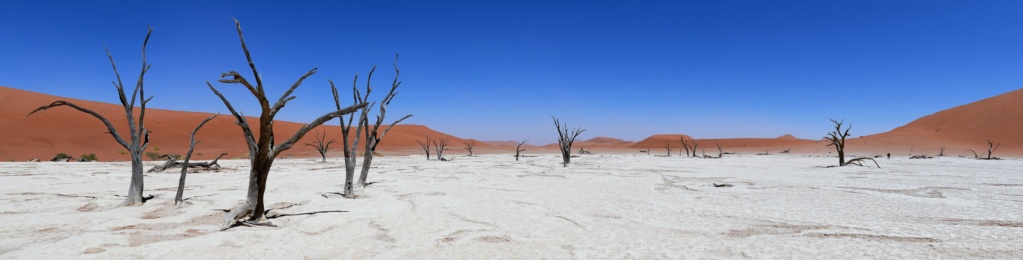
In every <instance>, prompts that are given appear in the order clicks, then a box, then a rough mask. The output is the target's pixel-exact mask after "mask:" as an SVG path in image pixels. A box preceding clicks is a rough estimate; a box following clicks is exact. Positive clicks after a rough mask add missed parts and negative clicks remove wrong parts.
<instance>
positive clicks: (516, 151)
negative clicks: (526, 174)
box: [515, 139, 529, 161]
mask: <svg viewBox="0 0 1023 260" xmlns="http://www.w3.org/2000/svg"><path fill="white" fill-rule="evenodd" d="M526 142H529V139H526V140H523V141H522V142H519V144H517V145H515V161H518V160H519V153H521V152H523V151H526V149H522V145H524V144H526Z"/></svg>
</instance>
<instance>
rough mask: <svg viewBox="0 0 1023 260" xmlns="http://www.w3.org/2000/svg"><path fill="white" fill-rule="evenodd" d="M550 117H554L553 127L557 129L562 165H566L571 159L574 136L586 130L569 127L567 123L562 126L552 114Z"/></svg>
mask: <svg viewBox="0 0 1023 260" xmlns="http://www.w3.org/2000/svg"><path fill="white" fill-rule="evenodd" d="M551 118H552V119H554V128H555V129H557V130H558V148H560V149H561V159H562V160H563V163H562V166H563V167H568V163H569V162H571V160H572V143H574V142H575V138H576V137H579V134H582V133H583V132H585V131H586V130H584V129H581V128H578V127H576V128H575V129H569V128H568V126H567V125H565V127H564V128H562V127H561V121H558V118H556V117H554V116H551Z"/></svg>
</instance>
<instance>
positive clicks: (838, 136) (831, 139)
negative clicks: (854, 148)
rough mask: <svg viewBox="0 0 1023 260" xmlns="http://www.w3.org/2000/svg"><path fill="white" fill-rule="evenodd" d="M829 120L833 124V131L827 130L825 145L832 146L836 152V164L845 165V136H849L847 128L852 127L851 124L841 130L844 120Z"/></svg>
mask: <svg viewBox="0 0 1023 260" xmlns="http://www.w3.org/2000/svg"><path fill="white" fill-rule="evenodd" d="M831 122H832V123H834V124H835V131H832V132H828V135H827V136H824V138H825V139H827V140H828V145H827V146H834V147H835V150H836V151H837V152H838V166H845V138H846V137H849V129H852V125H850V126H849V127H846V128H845V131H843V130H842V123H844V122H845V120H842V121H837V120H835V119H831Z"/></svg>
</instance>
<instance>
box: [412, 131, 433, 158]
mask: <svg viewBox="0 0 1023 260" xmlns="http://www.w3.org/2000/svg"><path fill="white" fill-rule="evenodd" d="M432 141H433V140H431V139H430V136H426V142H420V141H419V140H416V142H417V143H419V146H420V147H422V148H423V151H424V152H426V160H427V161H429V160H430V144H431V142H432Z"/></svg>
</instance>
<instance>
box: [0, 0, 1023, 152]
mask: <svg viewBox="0 0 1023 260" xmlns="http://www.w3.org/2000/svg"><path fill="white" fill-rule="evenodd" d="M180 2H183V3H178V1H122V2H116V1H109V2H107V1H65V2H51V1H2V2H0V38H3V40H0V57H2V58H0V85H4V86H9V87H14V88H19V89H27V90H32V91H37V92H43V93H48V94H55V95H63V96H68V97H72V98H79V99H88V100H97V101H104V102H110V103H117V98H116V95H115V94H114V93H115V92H114V89H113V87H112V86H111V85H110V81H112V80H114V75H113V73H112V71H111V70H110V66H109V63H108V61H107V59H106V57H105V54H104V52H103V46H104V45H106V46H107V47H108V48H109V49H110V51H111V52H112V53H113V55H114V58H115V60H116V61H117V62H118V66H119V69H120V71H121V73H122V77H126V78H134V77H137V73H138V70H139V64H140V63H139V62H140V60H139V53H140V47H141V42H142V39H143V37H144V35H145V28H146V24H149V25H152V26H153V27H154V28H155V29H154V32H153V36H152V38H151V40H150V44H149V48H148V59H149V62H150V63H151V64H152V69H151V70H150V72H149V74H147V75H148V76H147V77H146V82H147V84H146V86H147V93H150V94H153V95H155V96H156V97H155V99H153V101H152V102H151V103H150V106H151V107H155V108H164V109H174V110H187V111H204V112H218V111H219V112H227V111H226V109H225V108H224V107H223V104H222V103H221V102H220V101H219V100H218V99H217V98H216V97H215V96H214V95H213V94H212V93H211V92H210V91H209V90H208V89H207V88H206V86H205V84H204V81H211V82H214V84H217V85H216V86H217V87H218V89H220V90H221V91H223V92H225V94H226V95H227V96H228V97H229V99H231V100H232V102H233V104H234V105H235V106H236V107H238V108H239V109H240V110H241V111H243V113H245V114H247V115H255V114H256V113H258V108H257V104H256V102H255V101H254V100H253V99H252V98H251V97H250V96H249V94H248V93H247V91H245V90H244V89H243V88H241V87H240V86H236V85H224V84H220V83H216V82H215V81H216V79H217V78H218V76H219V75H220V73H222V72H226V71H229V70H238V71H240V72H243V73H248V70H247V67H246V63H245V58H244V56H243V54H242V52H241V49H240V47H239V42H238V38H237V34H236V33H235V31H234V25H233V23H232V21H231V18H232V17H235V18H237V19H239V20H240V21H241V22H242V27H243V29H244V30H245V37H246V41H247V43H248V45H249V49H250V51H252V55H253V57H254V61H255V63H256V65H257V66H258V68H259V69H260V72H261V73H262V74H263V79H264V81H265V82H266V85H267V89H268V92H269V93H270V96H271V97H272V98H276V97H277V96H279V95H280V94H281V93H283V91H284V90H285V89H286V88H287V87H288V86H290V85H291V83H292V82H294V80H296V79H297V78H298V77H299V76H301V75H302V74H303V73H304V72H305V71H307V70H309V69H311V68H313V67H318V68H319V73H317V74H316V75H314V76H312V77H310V78H309V79H308V80H306V81H305V84H303V86H302V87H301V88H300V89H299V90H298V91H297V92H296V93H295V95H297V96H298V99H297V100H295V101H293V102H292V103H290V104H289V106H288V107H287V108H285V109H284V110H283V111H282V112H281V113H280V114H279V115H278V119H282V120H288V121H298V122H306V121H309V120H311V119H313V118H315V117H317V116H319V115H321V114H323V113H325V112H327V111H329V110H330V109H331V108H332V107H333V103H332V101H331V97H330V94H329V91H330V90H329V85H328V84H327V79H333V80H334V81H335V82H336V83H339V84H340V85H341V86H342V93H350V92H349V91H350V90H349V88H350V86H351V85H350V84H351V81H352V77H353V76H354V75H355V74H356V73H359V74H360V76H361V78H360V79H364V78H365V75H366V73H367V72H368V71H369V69H370V68H371V67H372V66H373V65H378V66H379V68H378V70H377V73H376V74H375V75H374V76H375V77H374V86H376V89H377V92H378V93H379V92H384V89H386V88H387V87H388V86H389V84H390V81H391V80H392V79H393V76H394V71H393V69H392V68H391V61H392V59H393V58H394V54H395V53H400V54H401V58H400V60H399V62H398V65H399V67H400V68H401V70H402V74H401V81H402V82H403V84H402V87H401V88H400V89H399V92H400V94H399V95H398V97H397V98H396V99H395V101H394V103H392V105H391V107H390V109H389V112H390V113H391V114H390V116H391V117H392V118H393V119H397V118H398V117H400V116H401V115H404V114H406V113H413V114H415V116H414V117H413V118H411V119H409V120H408V121H406V122H407V123H413V124H424V125H428V126H430V127H432V128H434V129H437V130H440V131H443V132H447V133H450V134H454V135H457V136H460V137H464V138H477V139H482V140H520V139H525V138H531V139H532V140H534V141H533V142H536V143H546V142H553V141H555V140H556V137H555V136H552V135H553V134H554V133H553V129H554V127H553V126H552V123H551V120H550V115H555V116H558V117H560V118H561V119H562V120H563V121H565V122H567V123H568V124H569V125H570V126H573V127H575V126H579V127H583V128H585V129H588V131H587V132H586V133H584V134H583V136H581V137H580V138H583V139H589V138H592V137H596V136H610V137H618V138H623V139H626V140H633V141H638V140H639V139H642V138H644V137H646V136H649V135H652V134H661V133H685V134H689V135H692V136H695V137H697V138H718V137H775V136H780V135H783V134H789V133H791V134H794V135H796V136H797V137H801V138H812V139H816V138H820V137H821V136H823V134H824V133H825V132H826V131H827V130H828V129H829V128H830V127H831V126H830V125H829V124H830V122H829V121H828V119H829V118H844V119H845V120H846V122H850V123H852V125H853V129H852V131H851V133H852V134H853V135H854V136H858V135H867V134H874V133H879V132H884V131H888V130H891V129H892V128H895V127H898V126H901V125H903V124H905V123H908V122H909V121H911V120H913V119H916V118H919V117H921V116H925V115H928V114H931V113H934V112H937V111H939V110H942V109H947V108H951V107H954V106H957V105H962V104H966V103H969V102H972V101H976V100H979V99H983V98H986V97H990V96H994V95H997V94H1001V93H1004V92H1008V91H1011V90H1015V89H1018V88H1021V87H1023V73H1021V72H1023V15H1019V11H1020V10H1023V2H1020V1H635V2H627V1H620V2H612V1H578V2H567V1H565V2H561V1H559V2H554V1H508V2H492V1H464V2H453V1H439V2H433V1H407V2H406V1H359V2H354V1H330V2H328V1H289V2H288V3H259V2H257V1H238V2H228V1H220V2H216V3H213V2H214V1H180ZM366 2H370V3H366ZM359 84H360V87H362V86H363V85H364V84H365V81H362V80H360V83H359ZM343 95H344V94H343ZM377 99H378V98H377ZM842 100H844V101H842ZM40 105H42V104H40ZM4 113H8V112H7V111H5V112H4Z"/></svg>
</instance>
